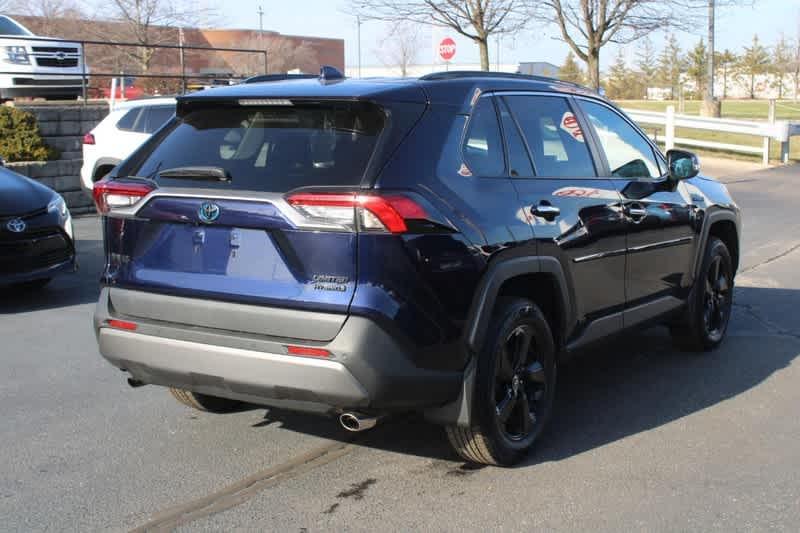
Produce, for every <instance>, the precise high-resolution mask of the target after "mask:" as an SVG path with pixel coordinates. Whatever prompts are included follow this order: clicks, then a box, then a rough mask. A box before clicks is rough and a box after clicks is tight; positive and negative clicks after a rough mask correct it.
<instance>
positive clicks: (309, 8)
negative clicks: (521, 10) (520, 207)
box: [221, 0, 800, 68]
mask: <svg viewBox="0 0 800 533" xmlns="http://www.w3.org/2000/svg"><path fill="white" fill-rule="evenodd" d="M744 3H748V2H744ZM753 4H754V5H753V6H752V7H751V6H736V7H724V8H718V14H717V21H716V25H717V45H716V48H717V50H722V49H725V48H729V49H731V50H734V51H740V50H741V48H742V46H743V45H746V44H749V43H750V41H751V40H752V38H753V35H754V34H758V36H759V39H760V40H761V41H762V43H764V44H766V45H771V44H774V42H775V41H776V40H777V39H778V36H779V34H780V33H784V34H785V35H786V37H787V38H796V37H797V36H798V32H800V29H798V27H799V26H800V0H753ZM222 6H224V8H223V9H222V10H221V12H222V16H223V19H222V25H224V26H227V27H233V28H253V29H258V27H259V26H258V25H259V17H258V14H257V11H258V8H259V6H261V7H262V8H263V10H264V17H263V20H264V29H265V30H273V31H277V32H280V33H284V34H293V35H310V36H319V37H333V38H340V39H344V40H345V62H346V64H347V65H348V66H355V65H356V64H357V62H358V59H357V58H358V54H357V43H358V39H357V24H356V18H355V16H354V15H351V14H349V13H348V12H347V11H346V6H347V2H346V1H342V0H295V1H294V2H286V1H280V2H278V1H275V0H227V2H225V3H223V4H222ZM682 16H683V17H695V18H696V19H697V25H696V26H697V32H696V34H694V35H692V34H679V41H680V44H681V47H682V48H683V49H684V50H686V49H687V48H690V47H692V46H694V44H695V43H696V42H697V41H698V40H699V38H700V35H701V34H705V31H706V18H705V13H704V12H700V13H688V14H687V13H683V14H682ZM389 31H390V27H388V26H387V24H386V23H383V22H378V21H369V22H364V23H363V24H362V26H361V54H362V64H363V65H364V66H367V65H382V62H381V58H380V57H381V54H380V47H381V41H383V40H384V39H385V38H386V35H387V33H388V32H389ZM435 31H436V32H437V34H436V38H434V37H432V34H431V29H428V28H426V29H424V30H423V37H422V38H421V39H420V41H421V47H420V53H419V57H418V59H417V61H416V63H432V62H433V55H434V46H433V43H434V42H438V40H439V38H438V36H439V35H441V36H445V35H447V36H451V37H453V39H454V40H455V41H456V45H457V52H456V58H455V59H454V63H477V62H478V50H477V46H476V45H475V44H473V43H472V42H471V41H470V40H469V39H466V38H463V37H459V36H457V35H456V34H455V33H454V32H447V31H445V30H440V29H436V30H435ZM557 36H558V33H557V31H556V30H555V28H553V27H546V26H543V25H541V24H536V23H532V24H531V26H530V27H529V28H527V29H526V30H523V31H522V32H521V33H520V34H518V35H517V36H516V37H515V38H513V39H512V38H511V37H508V36H507V37H504V38H503V40H502V41H501V46H500V61H501V62H502V63H517V62H520V61H549V62H550V63H554V64H556V65H561V64H562V63H563V62H564V58H565V57H566V55H567V52H568V47H567V45H566V44H565V43H564V42H562V41H560V40H558V39H557ZM651 39H652V40H653V42H654V44H655V46H656V48H657V49H660V48H661V45H662V43H663V39H664V35H663V33H658V34H654V35H652V36H651ZM489 50H490V52H489V60H490V62H491V63H492V64H495V63H496V62H497V43H496V42H492V43H491V44H490V49H489ZM625 50H626V54H628V55H629V56H630V60H631V61H632V60H633V55H632V54H633V50H635V45H633V46H630V45H629V46H627V47H626V49H625ZM616 53H617V49H616V45H609V47H608V48H604V49H603V52H602V54H603V55H602V56H601V67H602V68H605V67H607V66H608V65H609V64H610V63H611V62H612V61H613V59H614V56H615V55H616Z"/></svg>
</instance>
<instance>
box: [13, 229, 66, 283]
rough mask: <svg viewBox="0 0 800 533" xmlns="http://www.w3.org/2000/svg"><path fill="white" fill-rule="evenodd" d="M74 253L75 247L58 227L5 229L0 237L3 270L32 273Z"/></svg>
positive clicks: (59, 261) (63, 259) (61, 260)
mask: <svg viewBox="0 0 800 533" xmlns="http://www.w3.org/2000/svg"><path fill="white" fill-rule="evenodd" d="M72 254H73V252H72V246H71V245H70V244H69V242H68V241H67V239H66V238H65V237H64V235H63V234H62V233H61V232H60V231H58V230H53V229H38V230H30V231H27V232H25V233H24V234H11V235H9V233H8V232H6V233H4V234H3V235H2V236H0V273H11V272H15V273H16V272H30V271H31V270H37V269H39V268H45V267H48V266H51V265H55V264H57V263H61V262H63V261H67V260H68V259H70V258H71V257H72Z"/></svg>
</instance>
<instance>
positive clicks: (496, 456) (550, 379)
mask: <svg viewBox="0 0 800 533" xmlns="http://www.w3.org/2000/svg"><path fill="white" fill-rule="evenodd" d="M526 342H527V346H528V349H527V350H525V348H524V346H525V345H526ZM555 385H556V350H555V343H554V341H553V334H552V332H551V330H550V325H549V324H548V322H547V319H546V318H545V316H544V314H543V313H542V311H541V310H540V309H539V308H538V307H537V306H536V304H534V303H533V302H531V301H530V300H526V299H522V298H513V299H504V300H501V301H500V302H498V305H497V308H496V311H495V314H494V316H493V317H492V321H491V323H490V325H489V330H488V334H487V337H486V342H485V344H484V346H483V348H482V350H481V353H480V354H479V356H478V365H477V371H476V376H475V395H474V398H473V407H472V421H471V424H472V425H471V426H470V427H468V428H464V427H460V426H449V427H447V428H446V431H447V437H448V439H449V440H450V444H451V445H452V446H453V448H455V450H456V452H458V454H459V455H460V456H461V457H462V458H464V459H465V460H466V461H469V462H473V463H482V464H487V465H497V466H511V465H514V464H515V463H517V462H519V461H520V460H521V459H522V458H524V457H525V456H526V455H527V454H528V452H529V451H530V449H531V448H532V447H533V445H534V443H535V442H536V441H537V439H538V438H539V436H540V435H541V433H542V431H543V430H544V428H545V426H546V425H547V422H548V420H549V418H550V414H551V412H552V408H553V400H554V398H555Z"/></svg>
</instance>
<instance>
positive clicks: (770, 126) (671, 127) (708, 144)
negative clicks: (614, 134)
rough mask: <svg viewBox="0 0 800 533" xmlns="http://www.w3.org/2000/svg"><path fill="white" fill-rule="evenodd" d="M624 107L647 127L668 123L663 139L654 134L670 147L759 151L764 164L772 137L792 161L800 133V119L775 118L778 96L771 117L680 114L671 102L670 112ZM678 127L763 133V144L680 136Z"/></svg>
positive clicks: (784, 156) (783, 158) (782, 154)
mask: <svg viewBox="0 0 800 533" xmlns="http://www.w3.org/2000/svg"><path fill="white" fill-rule="evenodd" d="M624 111H625V113H627V114H628V116H629V117H631V118H632V119H633V120H635V121H636V122H638V123H639V125H640V126H642V128H643V129H645V130H646V129H647V127H646V126H647V125H648V124H654V125H659V126H664V136H663V139H658V138H657V136H656V135H651V137H652V138H653V139H654V140H656V141H659V142H663V143H664V145H665V147H666V149H667V150H669V149H670V148H673V147H674V146H675V145H676V144H678V145H682V146H695V147H698V148H709V149H712V150H723V151H727V152H738V153H745V154H755V155H760V156H761V160H762V162H763V164H764V165H768V164H769V156H770V141H772V140H775V141H778V142H779V143H780V160H781V162H783V163H788V162H789V140H790V139H791V137H793V136H796V135H800V123H798V122H790V121H787V120H775V105H774V100H773V101H770V112H769V116H770V119H769V120H767V121H756V120H734V119H726V118H709V117H699V116H693V115H679V114H676V113H675V106H667V111H666V113H659V112H657V111H642V110H640V109H624ZM675 128H685V129H695V130H705V131H715V132H724V133H737V134H740V135H752V136H755V137H760V138H761V139H762V142H761V146H752V145H745V144H735V143H722V142H716V141H706V140H701V139H690V138H686V137H676V136H675Z"/></svg>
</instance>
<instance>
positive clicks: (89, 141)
mask: <svg viewBox="0 0 800 533" xmlns="http://www.w3.org/2000/svg"><path fill="white" fill-rule="evenodd" d="M83 144H94V135H92V134H91V133H87V134H86V135H84V136H83Z"/></svg>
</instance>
